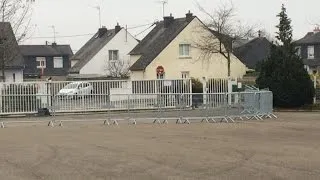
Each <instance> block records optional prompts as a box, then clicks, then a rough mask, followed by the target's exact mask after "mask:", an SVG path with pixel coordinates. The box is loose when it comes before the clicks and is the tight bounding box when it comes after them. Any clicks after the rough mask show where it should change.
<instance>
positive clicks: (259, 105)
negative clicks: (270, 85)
mask: <svg viewBox="0 0 320 180" xmlns="http://www.w3.org/2000/svg"><path fill="white" fill-rule="evenodd" d="M90 98H97V97H90ZM99 98H100V97H99ZM272 98H273V95H272V92H270V91H255V92H254V91H249V92H237V93H208V94H192V93H184V94H178V93H175V94H172V93H163V94H152V95H150V94H127V95H124V94H117V95H115V97H110V98H109V100H106V101H104V103H106V106H104V107H102V106H98V107H96V106H93V105H92V104H91V103H89V102H85V103H81V104H78V105H74V104H70V106H61V104H59V103H58V102H56V100H55V101H54V106H52V107H51V108H52V110H53V111H52V115H53V116H52V119H51V118H50V119H51V120H49V122H48V126H55V125H56V124H57V123H59V125H60V126H62V123H63V122H65V123H70V122H97V121H101V123H102V122H103V123H104V124H106V125H112V124H114V125H118V124H119V123H121V122H129V123H133V124H137V123H148V122H149V123H159V124H162V123H169V122H170V121H174V122H175V123H177V124H190V123H193V122H196V121H198V122H207V123H216V122H227V123H229V122H236V121H243V120H250V119H255V120H263V119H265V118H277V117H276V116H275V115H274V114H273V106H272V104H273V102H272ZM83 100H84V99H81V100H79V101H83ZM63 104H64V105H65V103H63ZM77 108H79V109H77ZM99 109H100V110H104V111H105V112H106V113H105V116H103V117H102V118H101V119H80V120H75V119H63V120H62V119H60V120H59V119H58V117H57V116H56V115H58V114H57V113H59V112H63V111H67V112H70V111H91V110H94V111H97V110H99ZM137 109H153V111H136V110H137ZM112 110H122V111H119V112H117V113H112ZM34 122H36V123H38V122H41V121H34ZM0 123H1V124H0V125H1V126H2V127H5V126H7V124H14V123H30V122H29V121H26V122H25V121H6V122H5V121H2V122H1V121H0Z"/></svg>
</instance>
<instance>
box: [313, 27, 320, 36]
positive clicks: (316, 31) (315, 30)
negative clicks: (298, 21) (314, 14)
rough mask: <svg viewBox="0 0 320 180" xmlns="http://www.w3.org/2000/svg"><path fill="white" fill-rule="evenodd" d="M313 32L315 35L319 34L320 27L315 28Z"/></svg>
mask: <svg viewBox="0 0 320 180" xmlns="http://www.w3.org/2000/svg"><path fill="white" fill-rule="evenodd" d="M313 32H314V33H315V34H316V33H318V32H320V27H319V26H317V27H315V28H314V30H313Z"/></svg>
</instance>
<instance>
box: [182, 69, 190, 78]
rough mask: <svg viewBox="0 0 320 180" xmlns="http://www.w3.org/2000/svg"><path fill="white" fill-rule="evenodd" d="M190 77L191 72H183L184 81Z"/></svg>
mask: <svg viewBox="0 0 320 180" xmlns="http://www.w3.org/2000/svg"><path fill="white" fill-rule="evenodd" d="M189 76H190V72H189V71H183V72H181V78H182V79H188V78H189Z"/></svg>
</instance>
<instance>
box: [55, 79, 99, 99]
mask: <svg viewBox="0 0 320 180" xmlns="http://www.w3.org/2000/svg"><path fill="white" fill-rule="evenodd" d="M92 92H93V87H92V85H91V84H90V83H87V82H72V83H70V84H68V85H66V86H65V87H63V88H62V89H61V90H60V91H59V92H58V94H57V96H58V97H60V98H66V99H77V98H79V97H85V96H89V95H91V94H92Z"/></svg>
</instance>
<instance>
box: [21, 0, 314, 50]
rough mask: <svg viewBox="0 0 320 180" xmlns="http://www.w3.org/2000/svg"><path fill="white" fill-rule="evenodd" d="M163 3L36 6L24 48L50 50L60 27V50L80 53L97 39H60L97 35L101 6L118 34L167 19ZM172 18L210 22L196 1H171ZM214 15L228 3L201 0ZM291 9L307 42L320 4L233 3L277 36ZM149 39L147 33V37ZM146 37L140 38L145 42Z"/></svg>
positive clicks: (52, 0) (80, 1) (51, 0)
mask: <svg viewBox="0 0 320 180" xmlns="http://www.w3.org/2000/svg"><path fill="white" fill-rule="evenodd" d="M159 1H160V0H36V3H35V6H34V10H33V15H32V24H33V25H35V26H34V32H33V33H32V36H33V37H32V38H31V39H29V40H27V41H25V42H24V44H44V43H45V41H46V40H47V41H49V42H52V41H53V38H39V37H53V30H52V28H50V26H52V25H54V26H55V29H56V31H57V34H56V36H57V37H58V38H57V40H56V41H57V43H58V44H70V45H71V47H72V49H73V50H74V51H76V50H78V49H79V48H81V46H82V45H83V44H84V43H85V42H86V41H87V40H88V39H89V38H90V37H91V36H90V35H87V36H78V37H68V38H59V36H69V35H82V34H92V33H95V32H96V31H97V30H98V28H99V16H98V11H97V10H96V9H95V8H93V7H94V6H97V5H100V7H101V18H102V25H104V26H106V27H107V28H110V29H111V28H114V26H115V25H116V23H117V22H119V23H120V25H121V26H125V25H127V26H128V27H129V28H130V27H135V26H138V25H144V24H149V23H152V22H154V21H156V20H161V19H162V4H161V3H160V2H159ZM168 1H169V3H168V4H167V5H166V10H165V12H166V15H168V14H170V13H172V14H173V16H174V17H182V16H185V14H186V12H187V11H188V10H191V11H192V13H194V14H195V15H197V16H198V17H199V18H200V19H201V20H203V21H206V19H207V17H206V16H205V15H204V14H203V13H201V12H200V11H199V10H198V8H197V6H196V3H195V0H168ZM198 2H200V3H201V4H202V6H204V7H205V8H206V9H207V10H208V11H213V10H214V8H215V7H216V6H217V4H219V3H221V2H228V0H198ZM282 3H284V4H285V5H286V7H287V10H288V14H289V17H290V18H291V19H292V25H293V28H294V38H295V39H298V38H301V37H302V36H304V35H305V34H306V33H307V32H308V31H311V30H313V28H314V24H315V23H319V24H320V11H319V7H320V1H319V0H233V4H234V6H235V8H236V12H237V17H238V18H239V19H240V20H241V21H242V22H244V23H246V24H256V25H258V26H259V27H260V28H262V29H266V30H267V31H269V33H271V34H272V35H274V32H275V31H276V29H275V28H274V27H275V26H276V25H277V23H278V19H277V17H276V14H277V13H279V11H280V8H281V4H282ZM147 27H148V26H144V27H141V28H136V29H131V30H130V31H129V32H130V33H131V34H132V35H136V34H138V33H139V32H141V31H143V30H144V29H146V28H147ZM144 34H145V33H144ZM144 34H141V35H140V36H138V37H137V38H140V39H141V38H142V37H143V35H144Z"/></svg>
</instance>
